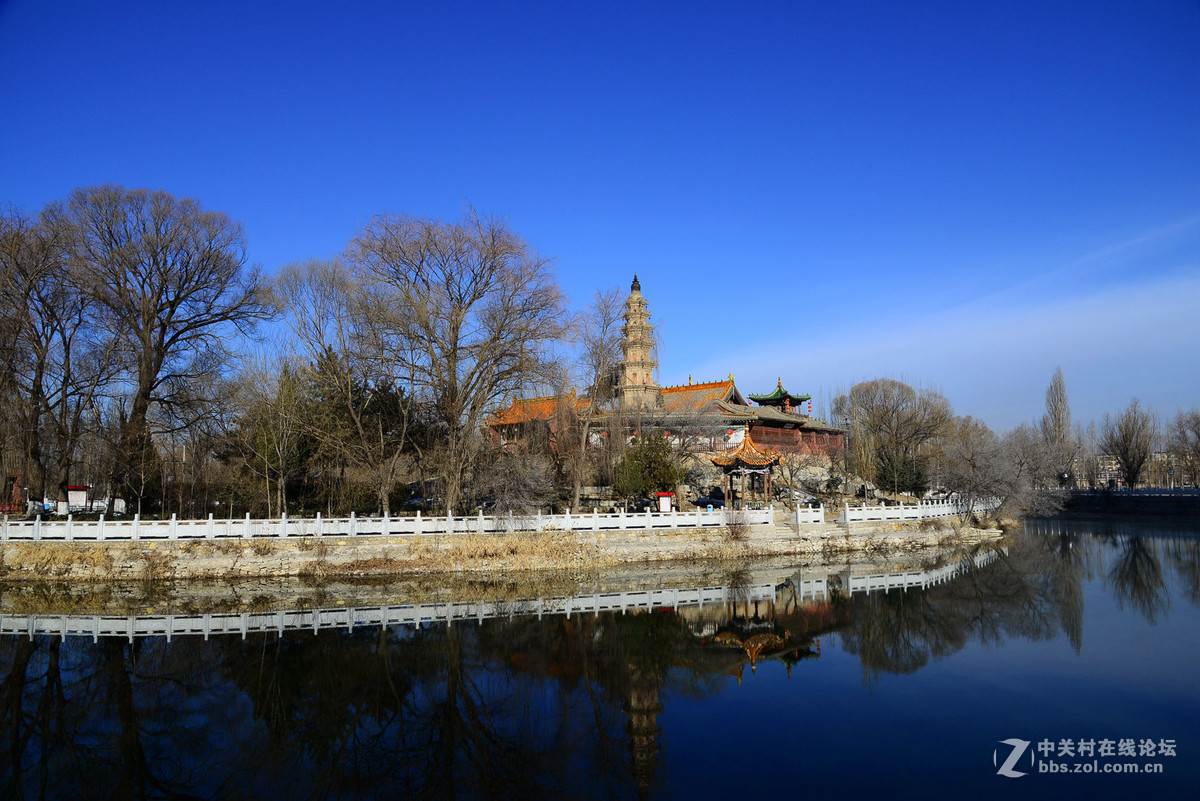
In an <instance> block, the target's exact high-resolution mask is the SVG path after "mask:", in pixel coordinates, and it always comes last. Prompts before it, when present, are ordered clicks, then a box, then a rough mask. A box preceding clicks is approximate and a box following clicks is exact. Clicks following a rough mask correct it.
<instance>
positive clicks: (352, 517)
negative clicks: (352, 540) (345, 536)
mask: <svg viewBox="0 0 1200 801" xmlns="http://www.w3.org/2000/svg"><path fill="white" fill-rule="evenodd" d="M357 520H358V515H357V514H355V513H354V512H351V513H350V536H351V537H353V536H355V535H356V532H355V530H354V524H355V522H357Z"/></svg>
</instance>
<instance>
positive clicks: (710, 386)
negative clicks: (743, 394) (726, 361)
mask: <svg viewBox="0 0 1200 801" xmlns="http://www.w3.org/2000/svg"><path fill="white" fill-rule="evenodd" d="M736 393H737V387H735V386H734V385H733V382H732V381H709V382H708V383H707V384H684V385H682V386H678V387H663V389H662V402H663V406H665V407H666V408H667V411H671V412H685V411H692V410H695V411H699V410H701V409H704V408H705V407H706V406H708V405H709V404H710V403H713V402H714V401H723V400H727V399H728V398H729V397H730V395H731V394H736Z"/></svg>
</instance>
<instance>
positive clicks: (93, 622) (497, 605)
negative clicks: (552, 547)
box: [0, 584, 775, 642]
mask: <svg viewBox="0 0 1200 801" xmlns="http://www.w3.org/2000/svg"><path fill="white" fill-rule="evenodd" d="M735 596H736V598H737V599H738V600H749V601H761V600H774V599H775V585H774V584H760V585H756V586H752V587H746V588H742V589H739V590H738V591H737V592H736V593H735V592H734V591H733V590H731V589H730V588H729V587H695V588H678V589H675V588H672V589H654V590H633V591H628V592H606V593H596V594H593V595H577V596H557V597H552V598H535V599H531V600H525V601H499V602H486V601H484V602H480V601H448V602H445V603H432V604H407V605H403V606H370V607H354V608H342V609H314V610H301V611H293V610H286V611H284V610H281V611H278V612H261V613H254V612H226V613H217V614H208V615H137V616H132V617H122V616H115V615H62V616H59V615H0V635H3V634H21V635H26V636H28V637H30V638H31V639H32V638H33V636H34V635H35V634H49V635H53V636H59V637H63V638H66V637H79V636H84V637H91V638H92V640H93V641H94V640H96V639H98V638H100V637H123V638H127V639H128V640H129V641H130V642H132V641H133V639H134V638H135V637H166V638H167V640H168V641H169V640H170V639H171V638H172V637H178V636H186V635H197V634H202V635H204V639H206V640H207V639H208V638H209V636H210V635H214V634H240V635H242V637H243V638H245V636H246V634H247V633H249V632H252V631H255V632H257V631H274V632H280V633H282V632H284V631H297V630H308V631H312V632H314V633H315V632H317V631H320V630H321V629H331V628H335V629H352V628H354V627H355V626H380V625H383V626H394V625H419V624H422V623H430V622H434V621H443V620H444V621H449V620H484V619H485V618H495V617H510V618H511V617H514V616H516V615H530V616H532V615H537V617H538V618H539V619H540V618H541V617H542V615H564V614H565V615H566V616H567V617H568V618H570V617H571V615H572V614H596V615H598V614H600V613H601V612H617V611H620V612H625V611H627V610H629V609H650V610H654V609H675V608H678V607H681V606H699V607H701V608H703V607H704V606H705V605H706V604H718V605H720V604H726V603H729V602H730V601H731V600H733V599H734V597H735Z"/></svg>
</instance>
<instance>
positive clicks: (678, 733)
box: [0, 521, 1200, 799]
mask: <svg viewBox="0 0 1200 801" xmlns="http://www.w3.org/2000/svg"><path fill="white" fill-rule="evenodd" d="M1197 533H1198V532H1197V530H1196V529H1195V528H1191V529H1188V528H1180V529H1164V528H1163V527H1162V526H1161V525H1158V524H1150V525H1144V524H1138V523H1132V522H1120V523H1113V522H1108V523H1105V522H1099V523H1088V522H1079V521H1075V522H1069V521H1045V522H1037V523H1030V524H1029V525H1028V526H1027V528H1026V531H1025V533H1024V534H1022V535H1020V536H1016V537H1012V538H1010V540H1009V541H1008V542H1007V543H1006V545H1005V547H1004V548H1003V550H1002V551H1000V552H999V553H997V554H996V555H995V556H994V557H991V556H989V557H988V558H989V559H990V561H988V560H980V561H986V564H985V565H984V566H982V567H977V568H975V569H973V570H970V571H967V572H964V573H963V574H961V575H959V576H957V577H956V578H953V579H952V580H949V581H946V582H943V583H940V584H937V585H934V586H930V587H928V588H921V587H919V586H918V587H915V588H909V589H906V590H898V589H893V590H891V591H889V592H873V593H856V592H850V591H848V590H849V589H850V583H849V581H848V580H846V581H843V580H842V578H840V577H839V576H838V575H837V574H836V573H834V574H832V575H831V576H830V579H829V582H828V585H827V587H826V589H825V590H824V591H822V592H818V593H810V595H809V596H808V597H799V598H798V597H797V592H796V587H795V585H793V584H792V583H791V582H787V581H785V582H783V583H781V584H779V585H778V586H777V587H776V592H775V598H774V600H770V599H762V600H754V597H755V594H754V592H752V591H751V590H750V589H749V588H747V587H742V586H738V585H737V583H736V582H735V583H734V586H733V587H732V588H731V590H730V597H731V598H732V600H731V601H730V602H729V603H726V604H719V605H713V604H709V605H707V606H705V607H703V608H698V607H683V606H681V607H679V608H678V609H676V610H669V609H666V610H664V609H660V610H657V611H653V612H634V611H630V612H628V613H626V614H622V613H620V612H613V613H607V612H602V613H600V614H592V613H587V614H579V613H575V614H573V615H571V616H570V617H567V616H565V615H545V616H543V618H542V619H540V620H539V619H538V618H537V617H535V616H529V617H521V616H517V617H513V618H512V619H509V618H507V617H499V618H494V619H484V620H483V621H482V622H459V623H455V624H453V625H447V624H445V623H432V624H424V625H421V626H407V625H397V626H390V627H379V626H360V627H357V628H354V629H352V630H346V629H338V630H322V631H320V632H318V633H316V634H314V633H313V632H311V631H307V632H305V631H294V632H287V633H284V634H282V635H280V634H277V633H255V632H253V631H251V632H250V633H248V634H247V636H246V637H245V638H244V639H243V638H242V637H241V636H236V635H234V636H228V635H227V636H214V637H211V638H210V639H208V640H205V639H204V638H203V637H199V636H193V637H175V638H174V639H173V640H172V641H171V642H167V640H166V638H163V637H151V638H144V639H136V640H135V641H134V642H133V643H130V642H129V640H128V639H126V638H118V637H101V638H99V639H98V641H96V642H93V640H92V638H91V637H66V638H60V637H57V636H49V635H36V636H34V637H33V638H32V639H30V638H29V637H27V636H11V635H10V636H6V637H4V638H2V639H0V675H2V683H0V705H2V707H0V709H2V711H0V754H2V755H0V782H2V785H0V795H3V796H4V797H8V798H41V797H46V798H71V799H90V798H126V797H135V798H230V799H239V798H288V799H306V798H410V797H411V798H629V799H633V798H680V799H700V798H724V799H730V798H744V797H760V798H761V797H772V796H783V797H797V796H799V797H804V796H820V797H830V798H883V797H897V798H910V797H921V798H941V797H951V796H960V795H967V794H969V796H970V797H972V798H980V797H982V798H990V797H1003V798H1007V797H1022V798H1042V797H1046V798H1049V797H1053V798H1074V797H1088V798H1109V797H1112V798H1117V797H1121V798H1128V797H1130V795H1131V794H1147V797H1155V798H1194V797H1198V795H1200V686H1198V682H1197V679H1198V678H1200V671H1198V670H1197V666H1198V664H1200V611H1198V605H1200V539H1198V537H1197ZM977 556H978V555H977ZM938 567H939V566H937V565H927V566H925V568H926V569H927V571H934V570H936V569H937V568H938ZM806 570H807V575H812V574H813V572H812V570H811V569H807V568H806ZM931 574H932V573H931ZM801 575H803V574H802V573H800V572H798V573H797V576H798V577H799V576H801ZM797 580H799V579H797ZM800 595H801V596H803V595H804V593H803V592H801V593H800ZM1003 740H1013V741H1014V742H1015V741H1018V740H1019V741H1026V742H1029V743H1030V745H1029V746H1028V747H1026V748H1025V749H1024V751H1023V753H1022V754H1021V756H1020V757H1019V758H1018V759H1017V760H1016V761H1015V762H1014V763H1013V765H1012V766H1011V767H1010V768H1009V772H1011V773H1024V774H1025V775H1023V776H1014V777H1006V776H1001V775H998V772H997V771H998V767H1001V766H1002V765H1003V764H1004V763H1005V761H1006V760H1007V759H1008V757H1009V756H1010V754H1012V752H1013V751H1014V747H1016V748H1018V749H1019V748H1020V746H1019V744H1018V745H1017V746H1014V745H1011V744H1003V743H1002V742H1001V741H1003ZM1122 740H1131V741H1133V743H1134V749H1135V752H1143V753H1139V754H1138V755H1135V756H1132V757H1129V756H1120V755H1119V754H1117V753H1115V752H1116V751H1117V749H1119V748H1121V747H1122V745H1121V741H1122ZM1064 741H1066V745H1067V746H1068V748H1069V750H1071V751H1073V752H1074V753H1073V754H1070V755H1068V754H1065V753H1062V752H1063V747H1064ZM1081 741H1082V744H1081ZM1089 741H1091V742H1092V743H1093V745H1092V752H1093V754H1094V756H1088V757H1086V758H1080V757H1079V756H1078V752H1079V749H1080V748H1081V747H1082V748H1083V749H1085V750H1086V749H1087V743H1088V742H1089ZM1106 741H1111V747H1112V749H1113V751H1114V754H1113V755H1111V756H1108V755H1103V756H1102V755H1100V754H1101V750H1102V749H1103V748H1104V743H1105V742H1106ZM1146 741H1149V742H1150V746H1151V747H1152V749H1153V751H1154V753H1153V755H1150V754H1146V753H1144V752H1145V750H1146ZM1049 742H1052V743H1053V752H1052V753H1048V752H1047V751H1046V749H1047V748H1049V747H1050V746H1049ZM1039 745H1041V746H1042V747H1041V748H1040V749H1039ZM1172 745H1173V746H1174V752H1175V754H1174V756H1170V755H1166V754H1164V753H1162V752H1163V751H1164V750H1165V751H1169V750H1170V746H1172ZM1164 746H1166V747H1165V748H1164ZM1125 747H1126V748H1127V747H1128V746H1125ZM1048 760H1053V761H1054V762H1055V763H1056V765H1061V766H1062V768H1063V770H1073V769H1074V767H1075V765H1077V764H1078V765H1079V766H1080V769H1081V770H1090V769H1093V768H1094V769H1095V770H1096V771H1097V772H1095V773H1058V772H1055V773H1053V774H1050V773H1046V772H1040V771H1044V770H1046V768H1045V767H1044V766H1045V765H1048ZM1126 764H1128V765H1136V766H1137V768H1138V769H1139V770H1145V769H1146V766H1148V765H1161V767H1162V772H1161V773H1155V774H1145V773H1139V774H1137V775H1129V774H1120V775H1116V774H1112V773H1102V772H1099V771H1103V770H1104V769H1105V768H1106V767H1109V769H1110V770H1111V769H1112V767H1111V766H1117V765H1126Z"/></svg>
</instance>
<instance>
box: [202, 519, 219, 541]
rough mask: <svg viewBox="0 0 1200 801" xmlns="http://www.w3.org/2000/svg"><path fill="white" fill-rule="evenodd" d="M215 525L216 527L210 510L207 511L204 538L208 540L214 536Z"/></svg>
mask: <svg viewBox="0 0 1200 801" xmlns="http://www.w3.org/2000/svg"><path fill="white" fill-rule="evenodd" d="M215 527H216V523H214V522H213V516H212V512H209V513H208V530H207V531H206V532H205V533H204V536H205V537H206V538H208V539H210V540H211V539H212V538H213V537H214V536H216V529H215Z"/></svg>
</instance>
